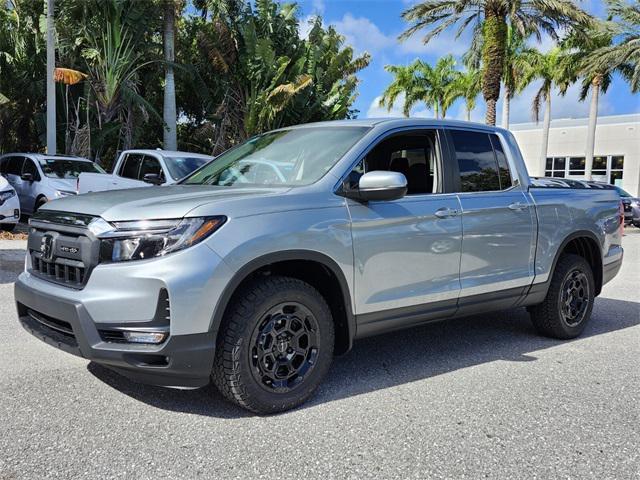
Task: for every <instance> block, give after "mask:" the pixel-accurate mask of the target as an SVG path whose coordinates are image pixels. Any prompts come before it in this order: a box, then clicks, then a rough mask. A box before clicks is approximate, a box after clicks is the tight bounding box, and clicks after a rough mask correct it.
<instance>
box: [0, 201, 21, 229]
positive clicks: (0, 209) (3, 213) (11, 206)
mask: <svg viewBox="0 0 640 480" xmlns="http://www.w3.org/2000/svg"><path fill="white" fill-rule="evenodd" d="M18 220H20V202H19V201H18V197H11V198H9V199H8V200H5V201H4V202H3V203H2V204H0V223H18Z"/></svg>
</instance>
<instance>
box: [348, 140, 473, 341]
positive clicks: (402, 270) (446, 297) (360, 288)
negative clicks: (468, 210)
mask: <svg viewBox="0 0 640 480" xmlns="http://www.w3.org/2000/svg"><path fill="white" fill-rule="evenodd" d="M440 137H441V133H440V132H438V131H437V130H419V131H415V130H412V131H411V132H406V133H399V134H393V135H391V136H390V137H387V138H385V139H383V140H382V141H380V142H379V143H378V144H377V145H375V146H374V147H373V148H372V149H371V150H370V151H369V152H368V154H367V155H366V157H365V158H363V159H362V161H361V162H360V163H358V165H357V167H356V168H355V169H354V171H353V172H352V181H357V179H358V175H361V174H363V173H365V172H368V171H374V170H392V171H397V172H400V173H402V174H404V175H405V176H406V177H407V184H408V192H407V195H406V196H405V197H404V198H402V199H400V200H395V201H370V202H368V203H360V202H357V201H353V200H348V209H349V213H350V215H351V221H352V236H353V248H354V258H355V298H356V301H355V308H356V314H357V316H358V333H359V335H360V334H371V333H375V332H376V331H378V330H387V329H389V328H394V327H404V326H407V325H410V324H412V323H420V322H422V321H424V320H427V319H428V318H429V317H432V316H437V317H446V316H448V315H453V313H455V309H456V301H457V298H458V294H459V291H460V282H459V266H460V251H461V237H462V221H461V216H460V215H459V212H460V204H459V201H458V198H457V196H456V195H455V194H450V193H449V194H447V193H443V180H442V178H443V176H442V175H441V172H442V161H441V159H442V155H441V152H442V149H441V144H440Z"/></svg>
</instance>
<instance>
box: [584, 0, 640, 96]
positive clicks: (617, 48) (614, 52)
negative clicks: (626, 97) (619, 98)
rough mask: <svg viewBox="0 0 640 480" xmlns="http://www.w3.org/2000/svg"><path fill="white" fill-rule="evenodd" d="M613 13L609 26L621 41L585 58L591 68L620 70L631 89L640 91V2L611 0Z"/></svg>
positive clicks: (597, 50) (587, 66) (610, 7)
mask: <svg viewBox="0 0 640 480" xmlns="http://www.w3.org/2000/svg"><path fill="white" fill-rule="evenodd" d="M607 3H608V9H609V16H610V17H611V18H612V19H613V21H611V22H608V24H607V28H608V30H609V31H610V33H611V34H612V36H613V37H617V38H618V39H619V40H618V42H617V43H616V44H615V45H606V46H603V47H601V48H598V49H596V50H595V51H594V52H593V53H591V54H590V55H589V56H588V57H587V58H586V60H585V68H588V69H589V70H593V71H597V70H601V69H602V70H609V69H618V70H620V71H621V72H622V74H623V76H624V77H625V78H626V79H627V81H628V82H629V84H630V86H631V91H632V92H634V93H636V92H640V2H638V1H636V2H635V3H631V4H629V3H627V2H625V1H623V0H607Z"/></svg>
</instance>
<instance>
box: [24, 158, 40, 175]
mask: <svg viewBox="0 0 640 480" xmlns="http://www.w3.org/2000/svg"><path fill="white" fill-rule="evenodd" d="M22 173H23V174H25V173H30V174H31V176H32V178H33V179H34V180H39V179H40V174H38V167H36V164H35V163H34V162H33V160H31V159H30V158H25V160H24V165H23V166H22Z"/></svg>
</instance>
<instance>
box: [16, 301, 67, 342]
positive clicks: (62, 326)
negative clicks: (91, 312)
mask: <svg viewBox="0 0 640 480" xmlns="http://www.w3.org/2000/svg"><path fill="white" fill-rule="evenodd" d="M22 321H23V322H24V323H26V324H27V326H29V327H30V328H31V329H33V330H37V331H38V332H39V333H41V334H42V335H45V336H47V337H49V338H51V339H52V340H55V341H56V342H59V343H64V344H66V345H70V346H72V347H77V346H78V342H77V341H76V336H75V334H74V333H73V328H72V327H71V324H70V323H69V322H65V321H64V320H60V319H57V318H53V317H50V316H49V315H45V314H43V313H40V312H36V311H35V310H32V309H30V308H29V309H27V317H26V318H23V319H22Z"/></svg>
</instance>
